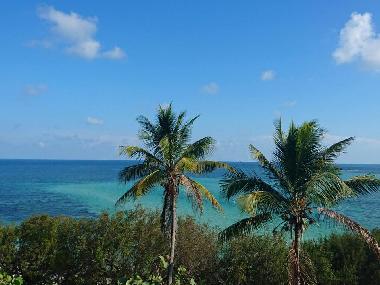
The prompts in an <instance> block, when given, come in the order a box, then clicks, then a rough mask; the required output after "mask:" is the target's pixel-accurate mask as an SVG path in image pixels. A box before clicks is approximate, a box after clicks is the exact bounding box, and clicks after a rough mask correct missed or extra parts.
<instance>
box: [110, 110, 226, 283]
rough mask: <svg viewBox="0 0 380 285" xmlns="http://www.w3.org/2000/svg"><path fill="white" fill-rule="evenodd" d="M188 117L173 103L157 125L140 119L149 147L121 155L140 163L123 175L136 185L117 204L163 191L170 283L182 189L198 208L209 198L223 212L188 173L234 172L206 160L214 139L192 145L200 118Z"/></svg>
mask: <svg viewBox="0 0 380 285" xmlns="http://www.w3.org/2000/svg"><path fill="white" fill-rule="evenodd" d="M185 116H186V113H185V112H181V113H180V114H179V115H176V114H175V113H174V112H173V110H172V106H171V104H170V105H169V106H168V107H166V108H164V107H161V106H160V107H159V109H158V113H157V117H156V121H155V122H153V123H152V122H151V121H149V120H148V119H147V118H146V117H144V116H140V117H139V118H138V119H137V121H138V123H139V124H140V127H141V129H140V133H139V138H140V139H141V140H142V141H143V143H144V145H145V147H146V148H141V147H138V146H123V147H121V153H122V154H125V155H127V156H129V157H132V158H136V159H138V160H139V163H138V164H136V165H132V166H128V167H126V168H124V169H123V170H122V171H121V172H120V175H119V176H120V180H122V181H124V182H127V181H130V180H136V179H137V182H135V183H134V185H133V186H132V187H131V188H130V189H129V190H128V191H127V192H125V193H124V195H122V196H121V197H120V198H119V200H118V201H117V204H121V203H124V202H126V201H127V200H129V199H136V198H139V197H141V196H143V195H145V194H147V193H148V192H149V191H150V190H152V189H153V188H154V187H155V186H161V187H162V188H163V189H164V192H163V209H162V214H161V227H162V231H163V232H164V233H166V234H167V235H168V236H170V237H171V249H172V252H171V260H170V266H169V284H170V283H171V278H172V277H171V273H170V270H171V271H172V269H173V258H174V246H175V235H176V220H177V218H176V201H177V198H178V195H179V190H180V186H183V189H184V190H185V191H186V194H187V196H188V197H189V198H190V199H191V201H192V202H193V206H194V207H195V208H196V209H199V210H200V211H202V210H203V198H206V199H207V200H209V201H210V202H211V204H212V205H213V206H214V207H215V208H217V209H220V210H221V206H220V204H219V202H218V201H217V200H216V198H215V197H214V196H213V195H212V194H211V192H210V191H208V190H207V189H206V188H205V187H204V186H203V185H202V184H200V183H198V182H197V181H195V180H193V179H192V178H191V177H189V176H188V173H199V174H200V173H206V172H211V171H213V170H214V169H216V168H221V167H223V168H229V169H231V168H230V167H229V166H228V165H227V164H226V163H223V162H215V161H207V160H203V159H204V158H205V157H206V155H208V154H209V153H210V152H211V151H212V150H213V147H214V140H213V139H212V138H211V137H204V138H202V139H200V140H198V141H196V142H194V143H190V139H191V129H192V126H193V123H194V121H195V120H196V119H197V118H198V116H197V117H195V118H192V119H191V120H188V121H186V120H185Z"/></svg>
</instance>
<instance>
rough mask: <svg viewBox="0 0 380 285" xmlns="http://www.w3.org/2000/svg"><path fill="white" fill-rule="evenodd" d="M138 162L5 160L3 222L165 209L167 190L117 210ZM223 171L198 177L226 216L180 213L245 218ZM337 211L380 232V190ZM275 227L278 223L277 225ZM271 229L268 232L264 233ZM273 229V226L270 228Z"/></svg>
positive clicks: (346, 170) (211, 220)
mask: <svg viewBox="0 0 380 285" xmlns="http://www.w3.org/2000/svg"><path fill="white" fill-rule="evenodd" d="M133 163H135V162H132V161H69V160H0V222H1V223H3V224H9V223H20V222H22V221H23V220H25V219H27V218H28V217H30V216H32V215H37V214H49V215H55V216H57V215H67V216H72V217H76V218H92V217H96V216H97V215H99V213H101V212H111V213H112V212H114V211H116V210H124V209H131V208H133V207H135V206H136V205H138V204H140V205H142V206H143V207H147V208H150V209H159V208H160V206H161V203H162V190H161V189H159V188H157V189H153V190H152V191H151V192H150V193H149V194H148V195H147V196H146V197H144V198H141V199H139V200H138V201H136V202H130V203H128V204H126V205H125V206H124V207H121V208H115V206H114V204H115V201H116V200H117V199H118V197H120V196H121V195H122V194H123V193H124V192H125V191H126V190H127V189H128V187H129V186H130V185H131V184H127V185H125V184H122V183H120V182H118V179H117V177H118V172H119V171H120V170H121V169H122V168H123V167H126V166H128V165H131V164H133ZM231 164H232V165H233V166H235V167H237V168H240V169H242V170H244V171H248V172H253V171H254V172H256V173H257V174H258V175H260V174H262V171H261V170H260V168H259V166H258V164H257V163H254V162H252V163H245V162H244V163H237V162H235V163H231ZM340 167H341V168H342V176H343V177H344V178H348V177H351V176H355V175H361V174H367V173H370V174H374V175H376V176H378V177H380V165H364V164H352V165H348V164H346V165H340ZM222 176H223V171H221V170H218V171H215V172H213V173H212V174H208V175H206V176H196V177H194V178H195V179H196V180H197V181H199V182H201V183H202V184H203V185H205V186H206V187H207V188H208V189H209V190H210V191H211V192H212V193H213V194H214V195H215V196H216V198H217V199H218V200H219V201H220V203H221V205H222V207H223V209H224V211H223V212H222V213H220V212H217V211H216V210H214V209H213V208H212V207H211V206H210V205H208V204H207V203H206V204H207V205H206V207H205V209H204V212H203V214H199V213H195V212H194V211H193V208H192V205H191V202H189V201H188V199H187V197H186V195H185V194H183V195H182V196H181V197H180V201H179V214H181V215H192V216H194V217H195V218H196V219H197V220H198V221H199V222H201V223H207V224H209V225H213V226H216V227H219V228H225V227H227V226H229V225H231V224H232V223H234V222H236V221H238V220H239V219H241V218H243V217H245V214H243V213H241V211H240V209H239V208H238V207H237V205H236V203H235V201H233V200H232V201H226V200H225V199H224V198H223V196H222V195H221V193H220V189H219V181H220V179H221V178H222ZM336 210H338V211H340V212H341V213H343V214H346V215H348V216H349V217H351V218H353V219H354V220H356V221H357V222H359V223H361V224H362V225H364V226H365V227H367V228H369V229H373V228H376V227H377V228H380V192H379V193H375V194H371V195H368V196H365V197H360V198H355V199H352V200H348V201H346V202H344V203H342V204H341V205H340V206H339V207H337V208H336ZM272 226H274V224H273V225H272ZM264 230H265V229H264ZM268 230H269V228H268ZM340 230H341V229H339V228H338V229H337V228H336V227H335V226H334V224H333V223H327V224H326V223H322V222H321V223H319V224H318V225H316V226H314V227H313V228H312V229H311V230H310V231H309V232H308V234H307V235H306V238H315V237H320V236H321V235H326V234H329V233H331V232H333V231H340Z"/></svg>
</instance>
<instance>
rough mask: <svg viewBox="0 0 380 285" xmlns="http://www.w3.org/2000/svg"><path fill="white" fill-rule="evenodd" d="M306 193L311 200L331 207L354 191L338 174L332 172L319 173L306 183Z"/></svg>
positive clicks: (350, 195) (351, 194) (316, 203)
mask: <svg viewBox="0 0 380 285" xmlns="http://www.w3.org/2000/svg"><path fill="white" fill-rule="evenodd" d="M306 194H307V197H309V199H310V202H312V203H314V204H315V205H320V206H323V207H326V206H328V207H330V206H332V205H334V204H336V203H337V202H339V201H341V200H342V199H344V198H348V197H352V196H353V195H354V192H353V191H352V190H351V189H350V187H348V186H347V185H346V184H345V183H344V182H343V181H342V180H341V179H340V177H338V176H337V175H335V174H334V173H330V172H322V173H318V174H316V175H314V176H312V177H311V179H310V180H309V181H308V182H307V183H306Z"/></svg>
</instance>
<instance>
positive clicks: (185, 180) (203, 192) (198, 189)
mask: <svg viewBox="0 0 380 285" xmlns="http://www.w3.org/2000/svg"><path fill="white" fill-rule="evenodd" d="M180 183H181V184H182V185H184V186H185V187H186V188H188V190H189V191H193V192H194V193H200V195H198V194H196V198H197V199H198V196H199V197H200V199H202V197H205V198H206V199H207V200H208V201H210V203H211V205H212V206H213V207H215V208H216V209H218V210H220V211H222V210H223V208H222V206H221V205H220V204H219V202H218V200H217V199H216V198H215V197H214V195H212V194H211V192H210V191H209V190H208V189H207V188H206V187H204V186H203V185H202V184H200V183H199V182H197V181H195V180H193V179H191V178H189V177H187V176H185V175H182V176H181V178H180ZM199 202H200V203H199V205H200V208H202V200H201V201H199Z"/></svg>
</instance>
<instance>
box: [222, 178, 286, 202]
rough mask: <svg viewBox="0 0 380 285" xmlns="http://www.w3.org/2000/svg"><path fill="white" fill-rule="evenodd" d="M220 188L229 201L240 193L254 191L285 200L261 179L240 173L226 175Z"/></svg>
mask: <svg viewBox="0 0 380 285" xmlns="http://www.w3.org/2000/svg"><path fill="white" fill-rule="evenodd" d="M220 187H221V190H222V192H223V194H224V195H225V197H226V198H227V199H231V198H232V197H233V196H236V195H238V194H241V193H252V192H255V191H265V192H270V193H273V195H276V196H277V197H279V199H280V197H282V198H283V199H285V197H283V195H282V194H281V193H279V192H278V191H277V190H276V189H274V188H273V187H272V186H271V185H269V184H268V183H266V182H264V181H263V180H262V179H261V178H259V177H256V176H248V175H247V174H245V173H244V172H242V171H237V172H229V173H227V174H226V175H225V176H224V178H223V179H222V180H221V182H220Z"/></svg>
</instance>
